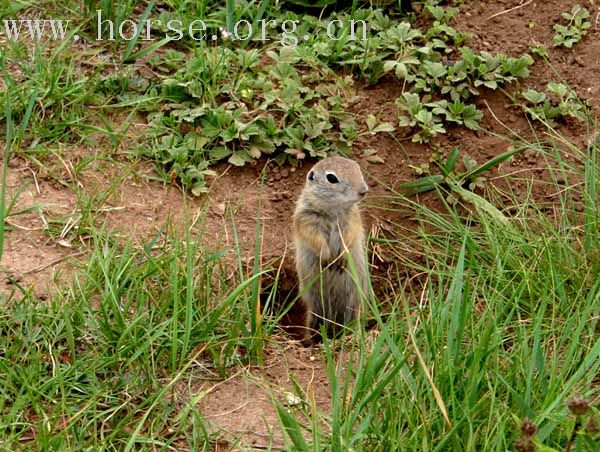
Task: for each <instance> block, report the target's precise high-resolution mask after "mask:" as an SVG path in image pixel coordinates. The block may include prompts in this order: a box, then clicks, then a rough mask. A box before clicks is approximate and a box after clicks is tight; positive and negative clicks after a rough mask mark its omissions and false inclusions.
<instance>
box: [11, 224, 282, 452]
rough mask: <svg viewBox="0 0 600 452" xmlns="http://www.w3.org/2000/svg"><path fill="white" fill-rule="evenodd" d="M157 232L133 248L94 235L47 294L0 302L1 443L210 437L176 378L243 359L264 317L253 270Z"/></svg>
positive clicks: (199, 445)
mask: <svg viewBox="0 0 600 452" xmlns="http://www.w3.org/2000/svg"><path fill="white" fill-rule="evenodd" d="M161 237H162V238H161ZM169 237H170V235H167V236H165V235H163V234H159V235H157V236H156V237H155V238H154V239H153V240H151V241H149V242H148V243H147V244H145V246H144V247H142V248H141V249H138V248H134V247H133V246H132V244H130V243H126V244H124V245H123V244H119V243H118V242H116V241H115V240H113V239H112V238H111V237H110V235H104V236H103V235H101V234H96V235H95V236H93V237H92V239H91V244H90V248H91V249H90V256H89V261H88V262H87V265H86V268H85V271H84V272H83V273H82V274H79V276H78V277H76V279H75V280H74V282H73V284H72V285H71V286H70V287H68V288H67V289H65V290H64V291H62V292H61V293H59V294H58V295H57V296H56V297H54V298H53V299H52V300H51V302H49V303H41V302H40V301H39V300H37V299H35V298H34V297H33V296H32V295H31V294H29V293H27V292H25V293H24V294H23V299H22V300H20V301H17V300H15V299H6V298H4V297H2V298H1V303H2V313H3V314H2V315H1V316H0V331H1V332H2V334H0V376H1V380H2V395H1V396H0V417H1V418H2V419H3V422H2V426H1V427H0V430H1V435H2V438H3V444H4V446H5V447H7V448H10V449H14V448H18V447H22V446H23V445H26V446H25V447H28V446H27V445H30V446H32V447H35V448H38V447H42V448H43V447H51V448H65V447H66V448H73V447H75V448H81V447H92V448H97V447H115V448H125V449H128V450H131V449H137V448H138V447H143V445H149V444H151V445H152V447H176V445H181V444H187V445H188V447H190V448H194V449H203V448H206V447H208V445H209V444H211V442H212V441H213V440H214V438H213V437H212V436H211V435H210V434H209V433H208V432H207V426H206V423H205V422H204V421H203V419H202V415H201V414H200V413H198V412H197V409H196V407H195V404H196V403H197V401H198V399H197V398H196V399H193V400H192V399H191V398H190V399H189V400H188V399H187V398H184V399H180V398H179V397H181V396H180V395H178V394H179V393H180V392H178V391H177V390H176V389H177V387H178V386H177V385H178V384H180V383H181V382H182V381H183V380H184V379H186V378H190V375H192V374H202V375H204V377H206V378H215V377H218V376H223V375H225V374H226V373H228V372H229V371H230V369H231V367H232V366H235V365H239V364H243V363H245V362H247V361H248V360H250V359H255V358H252V357H256V356H258V355H259V354H260V353H261V350H260V349H259V348H260V347H263V346H264V343H265V341H264V338H265V337H267V336H268V335H270V334H271V332H272V328H273V325H272V323H271V321H270V320H269V317H268V316H262V315H257V313H256V312H255V311H254V310H253V308H252V306H253V303H254V301H255V300H256V293H255V289H254V287H255V286H256V282H257V281H258V280H260V278H261V277H262V273H261V270H258V271H256V272H250V274H247V273H245V272H244V273H240V274H238V275H235V276H234V277H233V278H231V277H225V275H224V273H223V272H221V270H220V268H221V266H222V265H223V264H222V260H223V258H224V253H223V251H222V250H218V249H214V250H211V249H208V248H204V247H203V246H201V245H200V243H199V242H198V240H197V239H193V238H191V236H189V235H188V237H187V238H186V239H185V240H183V241H182V240H175V239H173V238H169ZM159 240H160V243H159ZM163 240H164V241H163ZM256 287H259V286H256ZM259 308H260V306H259ZM257 322H260V325H256V323H257ZM250 324H254V325H255V326H254V328H253V329H251V330H248V329H247V325H250ZM261 339H262V340H261ZM186 397H187V396H186Z"/></svg>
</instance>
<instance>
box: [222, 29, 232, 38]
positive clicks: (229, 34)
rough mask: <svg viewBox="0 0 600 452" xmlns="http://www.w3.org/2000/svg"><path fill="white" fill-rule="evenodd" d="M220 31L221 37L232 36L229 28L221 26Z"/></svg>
mask: <svg viewBox="0 0 600 452" xmlns="http://www.w3.org/2000/svg"><path fill="white" fill-rule="evenodd" d="M219 31H220V32H221V37H222V38H223V39H229V38H231V33H230V32H228V31H227V30H225V29H224V28H223V27H219Z"/></svg>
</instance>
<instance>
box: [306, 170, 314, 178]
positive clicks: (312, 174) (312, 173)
mask: <svg viewBox="0 0 600 452" xmlns="http://www.w3.org/2000/svg"><path fill="white" fill-rule="evenodd" d="M306 178H307V179H308V180H315V173H314V172H312V171H309V172H308V176H306Z"/></svg>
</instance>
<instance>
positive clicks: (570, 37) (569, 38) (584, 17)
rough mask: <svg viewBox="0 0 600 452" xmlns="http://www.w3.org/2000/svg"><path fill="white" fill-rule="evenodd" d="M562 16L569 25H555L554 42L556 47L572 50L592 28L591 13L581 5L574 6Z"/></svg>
mask: <svg viewBox="0 0 600 452" xmlns="http://www.w3.org/2000/svg"><path fill="white" fill-rule="evenodd" d="M561 16H562V17H563V18H564V19H565V20H567V24H566V25H561V24H555V25H554V37H553V38H552V40H553V42H554V46H555V47H566V48H568V49H570V48H571V47H573V46H574V45H575V44H577V43H578V42H579V41H581V39H582V38H583V37H584V36H585V35H586V34H587V31H588V30H589V29H590V28H591V27H592V22H591V21H590V12H589V11H588V10H587V9H586V8H584V7H582V6H580V5H574V6H573V7H572V8H571V11H570V12H564V13H562V14H561Z"/></svg>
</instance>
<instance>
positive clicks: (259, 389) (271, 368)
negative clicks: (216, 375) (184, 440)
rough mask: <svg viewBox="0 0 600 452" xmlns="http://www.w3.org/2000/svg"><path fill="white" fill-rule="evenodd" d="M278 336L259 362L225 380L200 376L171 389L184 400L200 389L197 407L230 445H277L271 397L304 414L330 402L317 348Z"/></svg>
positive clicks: (279, 434) (281, 440)
mask: <svg viewBox="0 0 600 452" xmlns="http://www.w3.org/2000/svg"><path fill="white" fill-rule="evenodd" d="M280 339H282V340H281V342H280V344H278V345H273V346H269V347H267V348H266V350H265V357H264V363H263V364H262V365H260V366H252V367H249V368H244V369H241V370H239V371H237V372H235V373H234V374H233V375H232V376H230V377H229V378H227V379H225V380H220V381H216V382H215V381H202V378H203V377H200V378H199V379H197V380H195V381H191V382H189V383H182V384H180V385H178V387H177V393H178V394H179V398H180V399H183V400H186V401H189V400H190V399H193V398H194V397H195V396H198V395H199V394H202V393H204V396H203V397H202V398H201V399H200V401H199V404H198V408H199V409H200V411H201V412H202V414H203V417H204V419H205V420H207V421H208V422H209V424H210V425H211V426H212V428H213V429H214V433H218V434H219V435H220V436H221V437H222V438H223V439H225V440H226V441H228V442H230V443H236V442H238V441H240V443H241V444H243V445H245V446H246V447H250V448H260V449H266V448H269V447H271V448H273V449H275V450H281V449H283V447H284V445H285V443H284V438H283V436H282V429H281V428H280V425H281V424H280V422H279V418H278V416H277V411H276V409H275V407H274V403H273V401H277V403H279V404H280V405H281V406H282V407H284V408H285V409H287V410H293V411H295V412H296V413H301V412H303V411H304V410H307V411H308V412H309V413H310V412H311V410H312V409H317V410H319V411H322V412H326V411H327V410H329V408H330V406H331V394H330V388H329V382H328V379H327V377H326V375H327V374H326V363H325V360H324V357H323V355H322V353H321V352H320V349H319V348H303V347H299V346H297V345H295V344H294V343H288V341H287V340H286V339H284V338H280ZM286 343H287V344H288V345H287V346H286V347H285V348H283V347H282V345H285V344H286ZM204 374H205V373H204ZM204 378H205V376H204ZM297 388H299V389H300V391H301V392H300V393H298V392H297Z"/></svg>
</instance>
